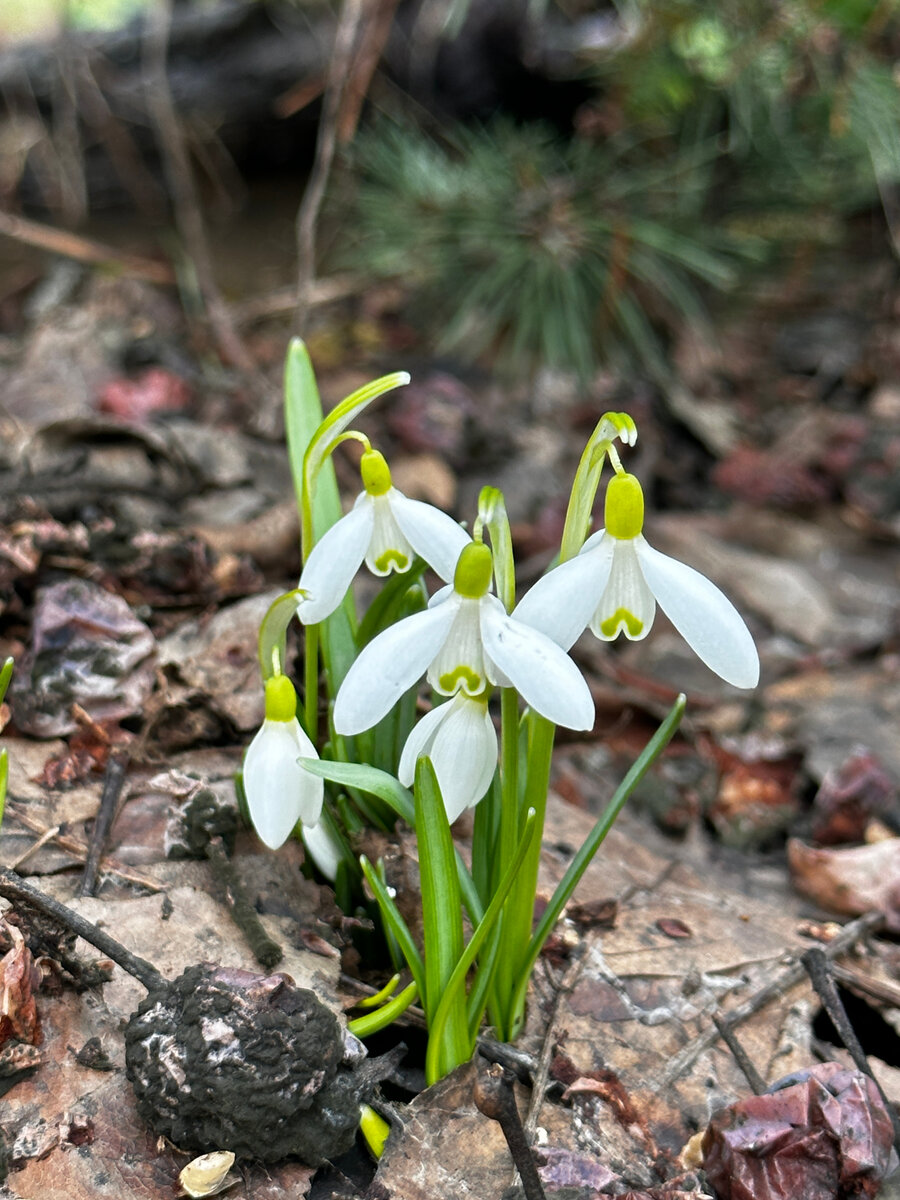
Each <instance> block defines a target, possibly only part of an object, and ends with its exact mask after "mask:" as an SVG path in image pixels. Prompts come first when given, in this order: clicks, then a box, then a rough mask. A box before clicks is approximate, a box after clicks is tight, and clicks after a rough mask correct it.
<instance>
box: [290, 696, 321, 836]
mask: <svg viewBox="0 0 900 1200" xmlns="http://www.w3.org/2000/svg"><path fill="white" fill-rule="evenodd" d="M290 726H291V730H292V733H293V736H294V742H295V745H296V750H295V754H296V756H297V758H298V759H300V758H318V757H319V755H318V753H317V752H316V748H315V746H314V745H313V744H312V742H311V741H310V740H309V738H308V737H307V735H306V730H305V729H304V728H303V726H302V725H301V724H300V722H299V721H298V720H297V719H296V718H295V719H294V720H293V721H292V722H290ZM297 771H298V772H299V777H300V782H301V784H302V787H301V789H300V805H299V807H300V820H301V821H302V822H303V824H304V825H316V824H318V821H319V818H320V817H321V815H322V804H323V802H324V800H325V780H324V779H320V778H319V776H318V775H312V774H310V772H309V771H304V770H303V768H302V767H301V766H300V764H299V763H297Z"/></svg>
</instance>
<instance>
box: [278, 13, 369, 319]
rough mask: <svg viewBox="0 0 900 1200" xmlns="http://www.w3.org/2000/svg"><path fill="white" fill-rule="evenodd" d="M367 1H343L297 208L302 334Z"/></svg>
mask: <svg viewBox="0 0 900 1200" xmlns="http://www.w3.org/2000/svg"><path fill="white" fill-rule="evenodd" d="M363 3H364V0H344V6H343V8H342V9H341V16H340V20H339V21H338V26H337V29H336V30H335V34H334V49H333V51H332V54H331V63H330V65H329V68H328V82H327V83H326V85H325V96H324V99H323V102H322V116H321V117H320V119H319V132H318V136H317V138H316V154H315V159H314V161H313V168H312V172H311V173H310V177H309V182H308V183H307V185H306V190H305V191H304V193H303V199H302V201H301V202H300V207H299V209H298V210H297V223H296V234H297V310H296V314H295V317H294V328H295V329H296V331H297V332H298V333H303V331H304V326H305V325H306V318H307V315H308V313H309V292H310V288H311V287H312V283H313V280H314V279H315V276H316V225H317V223H318V219H319V209H320V208H321V207H322V201H323V199H324V198H325V189H326V188H327V186H328V179H329V176H330V174H331V165H332V163H333V162H334V151H335V146H336V144H337V128H338V120H339V117H340V113H341V100H342V97H343V94H344V89H345V87H346V86H347V81H348V77H349V74H350V68H351V64H352V61H353V48H354V45H355V43H356V38H357V33H358V31H359V26H360V22H361V20H362V16H363Z"/></svg>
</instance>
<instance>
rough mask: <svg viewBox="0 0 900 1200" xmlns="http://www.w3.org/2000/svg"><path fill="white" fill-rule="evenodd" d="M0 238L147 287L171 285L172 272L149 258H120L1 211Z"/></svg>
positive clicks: (87, 241)
mask: <svg viewBox="0 0 900 1200" xmlns="http://www.w3.org/2000/svg"><path fill="white" fill-rule="evenodd" d="M0 234H3V235H4V236H5V237H8V238H12V239H13V241H16V242H24V243H25V244H26V245H28V246H35V247H37V249H38V250H49V251H50V252H51V253H52V254H61V255H62V256H63V257H64V258H74V259H75V260H76V261H77V262H84V263H98V264H100V265H108V266H112V267H117V268H118V269H120V270H122V271H124V272H125V273H126V274H127V275H131V276H134V278H136V279H146V280H147V282H148V283H159V284H171V283H174V282H175V275H174V273H173V271H172V268H171V267H170V266H168V265H167V264H166V263H158V262H154V261H153V259H151V258H141V257H139V256H137V255H134V254H121V253H120V252H119V251H118V250H114V249H113V248H112V246H106V245H104V244H103V243H102V242H95V241H93V240H92V239H91V238H85V237H81V236H80V235H79V234H77V233H70V232H69V231H68V230H65V229H54V228H53V226H52V225H42V224H40V223H39V222H38V221H29V220H27V219H26V218H25V217H16V216H13V215H12V213H8V212H3V211H2V210H0Z"/></svg>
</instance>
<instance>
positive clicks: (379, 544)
mask: <svg viewBox="0 0 900 1200" xmlns="http://www.w3.org/2000/svg"><path fill="white" fill-rule="evenodd" d="M389 494H390V493H388V494H386V495H384V496H374V497H372V509H373V512H374V514H375V521H374V525H373V527H372V538H371V541H370V542H369V548H368V550H367V551H366V566H367V567H368V568H369V570H370V571H371V572H372V574H373V575H381V576H385V575H390V573H391V571H398V572H400V574H402V573H403V572H404V571H408V570H409V568H410V567H411V566H412V560H413V548H412V546H411V545H410V544H409V540H408V538H407V537H406V536H405V535H404V533H403V530H402V529H401V528H400V526H399V525H398V524H397V520H396V518H395V516H394V512H393V508H392V506H391V503H390V500H389V499H388V496H389Z"/></svg>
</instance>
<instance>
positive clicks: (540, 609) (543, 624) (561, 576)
mask: <svg viewBox="0 0 900 1200" xmlns="http://www.w3.org/2000/svg"><path fill="white" fill-rule="evenodd" d="M643 526H644V494H643V492H642V490H641V485H640V483H639V482H638V481H637V479H636V478H635V477H634V476H633V475H628V474H627V473H625V472H624V471H623V472H621V473H619V474H616V475H615V476H614V477H613V479H612V480H611V481H610V483H609V486H608V488H607V491H606V506H605V528H603V529H601V530H600V531H599V532H598V533H595V534H594V535H593V536H592V537H589V538H588V540H587V541H586V542H585V543H584V545H583V546H582V548H581V551H580V552H579V554H578V555H577V556H576V557H575V558H571V559H569V561H568V562H564V563H562V564H561V565H560V566H558V567H556V568H554V569H553V570H552V571H550V572H548V573H547V574H546V575H545V576H544V577H543V579H539V580H538V582H537V583H536V584H535V585H534V587H533V588H531V590H530V591H529V592H528V593H527V594H526V595H525V596H524V597H523V599H522V600H521V602H520V603H519V605H518V606H517V607H516V609H515V610H514V612H513V616H514V617H515V618H517V619H518V620H519V621H523V622H524V623H525V624H528V625H532V626H533V627H534V628H536V629H540V630H542V631H543V632H544V633H546V634H547V635H548V636H549V637H551V638H552V639H553V640H554V641H555V642H556V643H557V644H558V645H560V646H562V647H563V648H564V649H568V648H569V647H570V646H571V645H572V644H573V642H574V641H575V640H576V638H577V637H578V636H579V634H580V633H581V632H582V631H583V630H584V629H585V627H586V626H587V625H590V628H591V632H592V633H594V634H595V635H596V636H597V637H598V638H601V639H603V640H604V641H612V640H613V638H615V637H617V636H618V635H619V633H624V634H625V636H626V638H629V639H630V640H632V641H639V640H640V639H642V638H645V637H646V636H647V634H648V633H649V632H650V627H651V625H652V624H653V618H654V616H655V614H656V605H657V604H659V606H660V608H661V609H662V610H663V612H664V613H665V614H666V616H667V617H668V618H669V620H670V621H671V622H672V624H673V625H674V626H675V628H676V629H677V630H678V632H679V633H680V634H681V636H682V637H683V638H684V640H685V641H686V642H687V644H688V645H689V646H690V647H691V649H692V650H693V651H694V652H695V653H696V654H697V656H698V657H699V658H700V659H701V660H702V661H703V662H704V663H706V665H707V666H708V667H709V668H710V669H711V670H712V671H715V673H716V674H717V675H720V676H721V677H722V679H724V680H726V682H728V683H732V684H734V685H735V687H743V688H751V687H755V686H756V684H757V683H758V681H759V655H758V654H757V652H756V646H755V645H754V644H753V638H752V637H751V636H750V631H749V630H748V629H747V626H746V625H745V624H744V621H743V619H742V617H741V616H740V614H739V613H738V611H737V609H736V608H735V607H734V605H733V604H732V603H731V601H730V600H728V599H727V598H726V597H725V596H724V595H723V593H722V592H721V591H719V589H718V588H717V587H716V586H715V584H713V583H711V582H710V581H709V580H708V579H707V578H706V577H705V576H703V575H701V574H700V572H699V571H695V570H694V569H693V567H688V566H686V565H685V564H684V563H680V562H677V561H676V560H675V559H674V558H669V556H668V555H666V554H661V553H660V552H659V551H658V550H654V549H653V547H652V546H650V545H649V544H648V542H647V541H646V539H645V538H644V535H643V532H642V530H643Z"/></svg>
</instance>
